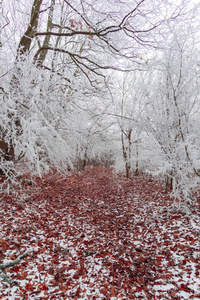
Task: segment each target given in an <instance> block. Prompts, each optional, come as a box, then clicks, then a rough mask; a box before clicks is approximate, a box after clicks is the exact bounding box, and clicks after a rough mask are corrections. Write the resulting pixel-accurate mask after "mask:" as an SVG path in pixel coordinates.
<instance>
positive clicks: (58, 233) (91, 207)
mask: <svg viewBox="0 0 200 300" xmlns="http://www.w3.org/2000/svg"><path fill="white" fill-rule="evenodd" d="M23 181H24V183H23V189H21V190H18V191H15V192H14V191H11V192H10V195H7V194H6V193H2V194H1V195H0V198H1V201H0V216H1V218H0V264H5V263H7V262H10V261H13V260H15V259H16V258H17V257H19V256H20V255H21V254H23V253H25V252H28V256H27V257H25V258H24V259H22V260H21V261H20V262H19V263H18V264H16V265H15V266H13V267H10V268H7V269H6V274H7V276H9V277H10V279H11V280H12V283H11V284H10V285H9V284H8V283H6V282H3V281H2V280H1V279H0V299H5V300H7V299H14V300H17V299H49V300H50V299H59V300H62V299H85V300H86V299H87V300H88V299H89V300H90V299H91V300H98V299H99V300H106V299H111V300H117V299H121V300H125V299H138V300H139V299H168V300H170V299H200V264H199V259H200V222H199V220H200V210H199V206H198V205H197V206H195V205H194V206H193V207H192V208H191V210H190V212H186V211H184V210H183V209H178V208H176V207H175V206H174V200H173V199H171V198H170V196H169V194H166V193H165V192H164V187H163V186H162V184H161V183H159V182H158V181H156V180H154V179H151V180H150V179H149V178H148V177H146V176H142V175H140V176H133V177H132V178H130V179H125V178H124V177H123V176H122V175H117V174H116V173H115V172H114V171H113V170H112V169H109V168H101V167H93V168H92V167H91V168H88V169H86V170H84V171H81V172H74V173H71V174H69V175H65V176H64V175H59V174H58V173H51V174H48V175H46V176H45V177H44V178H42V179H40V178H37V179H36V180H35V182H34V183H33V184H32V185H31V182H29V181H27V180H23Z"/></svg>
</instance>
